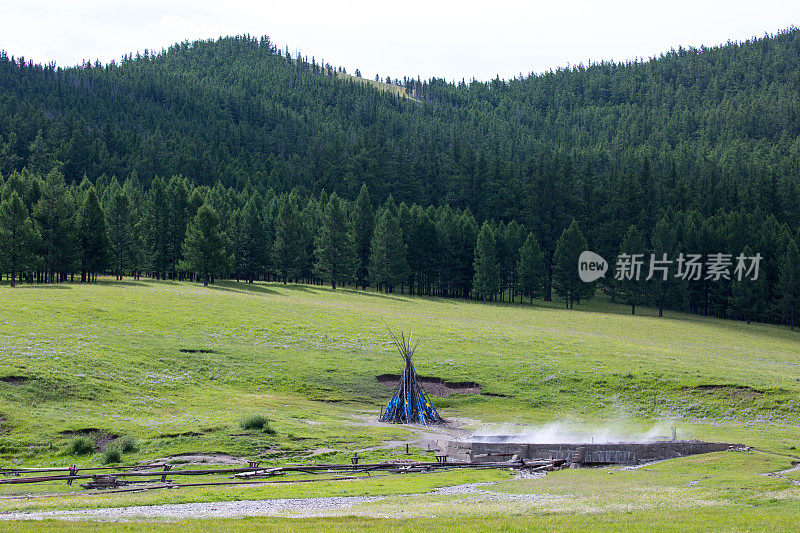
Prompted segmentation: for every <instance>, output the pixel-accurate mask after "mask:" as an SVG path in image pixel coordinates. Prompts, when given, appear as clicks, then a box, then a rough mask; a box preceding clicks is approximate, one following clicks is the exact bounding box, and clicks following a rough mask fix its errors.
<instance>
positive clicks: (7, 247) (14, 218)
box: [0, 191, 39, 287]
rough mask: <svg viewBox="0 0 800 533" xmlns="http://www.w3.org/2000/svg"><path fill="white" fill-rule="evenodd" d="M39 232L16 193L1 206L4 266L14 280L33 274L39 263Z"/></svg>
mask: <svg viewBox="0 0 800 533" xmlns="http://www.w3.org/2000/svg"><path fill="white" fill-rule="evenodd" d="M38 247H39V232H38V231H37V229H36V226H35V225H34V223H33V221H32V220H31V218H30V216H29V214H28V209H27V208H26V207H25V204H24V203H23V202H22V198H20V197H19V195H18V194H17V192H16V191H14V192H12V193H11V196H9V197H8V198H6V199H5V200H3V202H2V204H0V265H2V266H3V270H5V271H6V272H8V273H9V274H10V277H11V286H12V287H13V286H14V285H15V279H16V276H17V275H19V276H20V278H21V277H22V274H23V272H26V271H30V270H33V269H34V268H36V263H37V259H38V257H37V254H36V252H37V250H38Z"/></svg>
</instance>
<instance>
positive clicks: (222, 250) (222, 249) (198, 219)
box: [180, 204, 230, 286]
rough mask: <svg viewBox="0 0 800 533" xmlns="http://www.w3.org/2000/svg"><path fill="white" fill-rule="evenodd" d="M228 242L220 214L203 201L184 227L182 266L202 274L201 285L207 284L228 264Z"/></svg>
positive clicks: (226, 267) (221, 272) (187, 270)
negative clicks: (186, 226)
mask: <svg viewBox="0 0 800 533" xmlns="http://www.w3.org/2000/svg"><path fill="white" fill-rule="evenodd" d="M228 245H229V242H228V237H227V236H226V235H225V233H224V232H223V231H222V227H221V225H220V220H219V216H218V215H217V213H216V212H215V211H214V209H212V208H211V207H210V206H208V205H205V204H204V205H203V206H202V207H200V209H198V210H197V214H196V215H195V217H194V218H193V219H192V221H191V223H190V224H189V227H188V228H187V230H186V239H185V240H184V241H183V260H182V261H181V262H180V268H181V270H183V271H185V272H193V273H195V274H197V276H198V277H202V278H203V285H204V286H208V282H209V279H210V278H212V277H216V276H219V275H221V274H223V273H224V272H225V271H226V270H227V269H228V268H229V266H230V256H229V255H228V253H227V251H226V248H227V247H228Z"/></svg>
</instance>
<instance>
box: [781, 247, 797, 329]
mask: <svg viewBox="0 0 800 533" xmlns="http://www.w3.org/2000/svg"><path fill="white" fill-rule="evenodd" d="M780 292H781V308H782V310H783V319H784V322H785V323H786V324H788V325H789V327H790V328H791V329H794V325H795V322H796V320H797V311H798V307H797V302H798V301H800V251H798V248H797V243H796V242H795V241H794V239H792V240H791V241H790V242H789V247H788V248H787V249H786V253H785V254H784V255H783V257H782V260H781V270H780Z"/></svg>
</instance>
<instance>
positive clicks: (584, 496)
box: [0, 279, 800, 531]
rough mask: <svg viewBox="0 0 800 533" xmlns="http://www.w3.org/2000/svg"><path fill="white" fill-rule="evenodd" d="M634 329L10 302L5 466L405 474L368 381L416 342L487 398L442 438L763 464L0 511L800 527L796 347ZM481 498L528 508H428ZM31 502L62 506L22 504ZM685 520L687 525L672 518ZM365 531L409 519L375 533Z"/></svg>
mask: <svg viewBox="0 0 800 533" xmlns="http://www.w3.org/2000/svg"><path fill="white" fill-rule="evenodd" d="M629 312H630V311H629V308H628V307H625V306H618V305H614V304H611V303H609V302H607V301H605V300H603V299H597V300H596V301H592V302H589V303H586V304H582V305H580V306H579V308H578V309H576V310H572V311H568V310H564V309H562V308H561V307H560V305H559V304H558V303H552V304H551V303H545V302H535V304H534V306H529V305H527V304H526V305H522V304H519V303H516V304H482V303H478V302H465V301H457V300H446V299H436V298H417V297H407V296H402V295H385V294H379V293H374V292H361V291H352V290H341V289H339V290H336V291H333V290H330V289H329V288H322V287H314V286H304V285H282V284H266V283H255V284H250V285H248V284H244V283H235V282H220V283H217V284H215V285H213V286H209V287H207V288H204V287H203V286H202V285H197V284H191V283H173V282H155V281H149V280H148V281H144V280H143V281H123V282H114V281H112V280H110V279H102V280H101V282H100V283H98V284H96V285H78V284H75V285H58V286H20V287H17V288H15V289H11V288H9V287H7V286H3V287H0V423H1V424H2V425H0V465H1V466H3V467H10V466H27V467H34V466H36V467H46V466H65V465H68V464H77V465H83V466H88V465H100V464H101V462H102V454H101V453H99V452H95V453H91V454H87V455H83V456H75V455H71V454H69V451H68V445H69V443H70V441H71V439H73V437H74V436H75V435H82V434H83V435H89V436H92V437H97V436H106V437H107V438H108V439H110V438H113V437H122V436H128V437H132V438H133V439H135V442H136V443H137V450H136V451H131V452H128V453H125V454H123V458H122V460H123V463H125V464H133V463H138V462H142V461H150V460H156V459H159V458H165V457H170V456H173V455H177V454H188V453H221V454H228V455H231V456H234V457H236V458H248V459H258V460H261V461H263V462H265V463H266V464H269V463H283V462H288V461H292V462H295V461H318V460H319V461H323V460H324V461H337V462H345V461H349V457H350V456H351V455H352V453H353V452H354V451H358V453H359V455H360V456H361V457H363V458H364V460H378V459H386V458H393V457H398V458H407V457H409V456H407V455H405V443H406V442H412V455H411V457H412V458H430V457H431V455H430V454H428V453H426V452H425V450H424V449H423V448H422V447H421V446H415V445H414V444H413V443H414V442H415V441H416V440H417V439H418V437H419V436H420V430H417V429H406V428H403V427H400V426H390V425H381V424H377V423H375V421H376V419H377V416H378V413H379V411H380V408H381V406H382V405H383V404H384V403H385V402H386V400H387V399H388V397H389V394H390V392H391V390H390V389H389V388H387V387H386V386H385V385H382V384H381V383H379V382H378V381H377V380H376V376H378V375H380V374H386V373H399V372H400V370H401V365H402V362H401V360H400V358H399V357H398V355H397V353H396V351H395V349H394V347H393V346H392V345H391V343H390V342H389V338H388V334H387V331H386V325H385V324H387V325H389V326H390V327H392V329H394V330H398V331H400V330H402V331H406V332H410V331H413V332H414V337H415V338H416V339H419V341H420V347H419V349H418V350H417V354H416V356H415V364H416V368H417V372H418V374H420V375H422V376H435V377H439V378H443V379H445V380H448V381H469V382H476V383H478V384H479V385H480V386H481V387H482V389H483V392H484V394H481V395H451V396H449V397H447V398H433V401H434V404H435V405H436V406H437V408H438V409H439V410H440V412H441V413H442V414H443V415H444V416H445V417H446V418H450V419H453V420H454V421H456V422H457V424H459V425H461V426H463V427H465V428H467V429H468V430H475V431H502V432H508V431H524V430H532V429H533V428H540V427H542V426H546V425H548V424H550V425H552V424H554V423H558V424H560V426H558V427H564V428H570V429H574V428H579V429H581V430H583V431H586V432H589V433H592V432H596V433H597V434H601V433H603V432H612V433H620V434H625V433H635V432H642V433H645V432H649V433H653V432H655V433H656V434H659V435H667V434H668V431H669V428H670V427H671V426H675V427H677V428H678V434H679V436H680V437H681V438H701V439H706V440H721V441H727V442H738V443H743V444H746V445H748V446H751V447H753V448H754V449H753V450H751V451H748V452H722V453H718V454H710V455H704V456H695V457H689V458H684V459H676V460H671V461H666V462H662V463H657V464H654V465H649V466H647V467H644V468H639V469H635V470H627V469H618V468H600V469H579V470H568V471H559V472H555V473H551V474H548V475H547V476H546V477H544V478H541V479H513V478H512V477H510V474H509V473H507V472H488V471H476V472H447V473H437V474H413V475H403V476H395V477H393V478H392V477H387V478H375V479H371V480H359V481H347V482H333V481H321V482H319V483H308V484H301V485H284V486H273V485H260V486H254V487H244V488H242V487H213V488H211V487H203V488H195V489H189V488H187V489H180V490H177V491H150V492H147V493H140V494H126V495H119V494H116V495H96V496H84V495H78V494H76V495H71V494H69V492H70V491H71V492H76V493H83V491H82V489H80V488H79V487H77V486H76V485H73V486H71V487H67V486H66V485H63V484H60V485H58V486H57V487H33V486H13V485H5V486H0V495H4V496H6V497H5V498H0V512H3V511H15V510H40V509H80V508H92V507H113V506H119V505H148V504H156V503H179V502H184V501H215V500H231V499H262V498H284V497H311V496H328V495H336V496H341V495H378V494H381V495H388V496H387V499H385V500H384V501H381V502H378V503H374V504H370V505H369V506H365V507H364V508H363V509H362V508H359V509H360V510H359V512H358V513H356V514H359V515H364V516H362V517H359V518H352V519H347V520H348V521H349V522H341V521H338V522H337V526H336V527H344V526H345V525H347V526H351V527H348V528H347V529H348V530H353V529H359V528H361V527H364V528H369V527H374V526H377V525H380V526H382V527H385V528H387V529H395V530H405V529H414V528H415V524H416V522H415V521H414V520H415V519H416V518H415V517H423V516H424V517H432V516H434V517H438V518H436V519H435V520H432V521H431V527H432V528H433V529H434V530H436V528H441V529H448V528H450V527H451V526H457V525H459V524H460V525H462V526H463V525H464V524H461V523H459V522H457V519H451V518H448V517H449V516H451V515H452V516H461V515H467V516H470V517H471V521H474V523H476V524H480V523H483V525H484V526H485V527H486V528H494V527H501V526H502V527H507V528H508V529H509V530H531V529H535V528H536V527H541V528H543V529H552V528H554V527H561V528H564V529H581V528H582V526H585V525H586V524H588V523H591V524H593V525H595V526H596V527H597V528H599V529H602V528H603V527H609V528H615V527H616V528H620V527H626V524H629V525H631V529H635V527H634V525H636V526H638V525H641V524H651V525H657V524H662V525H663V526H664V528H663V529H665V530H669V528H670V527H671V528H673V529H682V530H683V529H686V527H683V528H682V527H679V526H680V525H683V526H687V527H688V526H691V525H693V524H694V525H695V526H697V527H700V526H702V524H703V523H705V522H704V520H706V519H707V517H714V516H716V517H717V518H716V519H715V520H717V523H719V524H722V525H723V526H724V525H725V524H727V525H728V526H729V528H730V529H741V528H748V527H749V528H751V529H760V528H765V527H767V526H770V525H771V526H773V527H776V528H780V527H781V525H782V524H783V523H784V522H782V521H783V520H785V523H786V524H787V525H788V524H790V523H791V522H792V520H791V519H792V517H797V516H800V503H799V502H800V486H798V484H800V475H798V471H795V470H791V468H792V461H793V460H795V456H797V455H800V452H798V451H797V448H798V447H799V446H800V425H798V422H799V420H798V414H797V411H798V402H800V366H798V365H800V344H799V343H798V338H800V337H798V336H800V332H793V331H789V330H788V328H781V327H775V326H766V325H760V324H751V325H747V324H744V323H741V322H733V321H722V320H716V319H706V318H701V317H696V316H688V315H681V314H676V313H670V312H668V311H667V312H665V314H666V315H667V316H666V317H664V318H658V317H656V316H654V314H653V313H652V312H651V310H648V309H641V310H639V309H638V308H637V312H640V313H641V315H637V316H630V315H629ZM253 414H263V415H266V417H267V418H268V419H269V427H270V428H271V429H272V430H274V432H271V431H270V432H266V431H263V430H258V429H249V430H246V429H243V428H242V427H241V424H240V422H241V421H242V419H243V418H244V417H247V416H248V415H253ZM784 470H788V472H785V473H783V474H779V475H771V476H768V475H766V474H768V473H774V472H780V471H784ZM470 482H492V483H493V484H492V485H491V486H490V487H489V488H488V489H487V490H491V491H496V492H503V493H508V494H517V495H528V496H524V497H520V498H518V499H514V500H507V499H502V498H501V499H499V500H497V502H496V503H495V504H482V503H475V501H474V498H475V497H474V496H473V495H458V494H455V495H453V494H437V493H431V491H433V490H434V489H436V488H437V487H445V486H449V485H458V484H463V483H470ZM37 491H38V492H58V493H64V494H63V495H62V496H59V497H50V498H26V499H20V498H9V496H15V495H16V496H19V495H21V494H29V493H32V492H33V493H36V492H37ZM412 493H420V494H424V497H416V498H414V499H413V501H412V500H411V499H409V498H410V497H409V496H406V495H407V494H412ZM537 495H538V496H537ZM529 496H531V497H529ZM533 496H536V497H535V498H534V497H533ZM508 501H513V502H514V504H513V505H511V504H509V503H508ZM398 510H402V512H399V511H398ZM677 514H680V515H681V517H682V518H681V521H676V520H675V519H673V518H674V517H675V516H677ZM370 516H376V517H379V516H397V517H398V520H394V521H389V522H386V521H383V520H378V521H376V522H371V520H372V519H371V518H369V517H370ZM765 516H771V517H772V518H771V520H772V521H771V522H766V521H764V517H765ZM399 517H403V519H402V520H400V519H399ZM704 517H706V518H704ZM270 520H272V519H270ZM448 520H456V522H448ZM587 520H590V522H586V521H587ZM211 522H212V523H215V524H217V525H219V526H220V527H223V526H224V527H226V528H235V529H241V530H245V531H246V530H249V529H263V528H266V527H268V526H267V525H266V524H267V523H268V522H269V520H266V519H258V518H253V519H242V520H235V521H233V522H230V523H228V522H225V521H211ZM223 522H225V523H224V524H223ZM269 523H270V524H272V526H269V527H277V526H278V525H280V524H281V523H283V522H281V521H277V522H275V521H272V522H269ZM333 523H334V521H333V520H330V519H324V518H320V519H307V520H306V519H304V520H303V521H300V522H298V523H297V525H296V527H297V528H298V530H302V528H307V529H309V530H312V529H318V528H325V529H331V527H332V524H333ZM437 524H438V525H437ZM448 524H449V525H448ZM0 525H2V526H3V527H6V526H7V527H17V526H19V527H23V526H24V525H25V524H24V523H19V524H17V525H16V526H15V525H12V524H10V523H8V524H0ZM40 525H43V526H46V525H47V523H44V524H40ZM173 525H174V524H173ZM180 525H181V526H183V527H186V528H189V529H191V527H194V526H192V523H183V524H180ZM120 527H128V526H120ZM130 527H132V528H134V530H135V526H130ZM164 527H167V528H169V527H172V526H169V525H166V526H164ZM197 527H198V528H200V527H203V528H205V526H203V525H202V523H200V524H199V525H197ZM293 527H294V526H293ZM334 530H335V529H334Z"/></svg>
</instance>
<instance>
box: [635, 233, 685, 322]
mask: <svg viewBox="0 0 800 533" xmlns="http://www.w3.org/2000/svg"><path fill="white" fill-rule="evenodd" d="M677 238H678V237H677V233H676V231H675V229H674V228H673V227H672V226H671V225H670V223H669V222H668V221H667V220H666V219H664V218H662V219H660V220H659V221H658V222H656V225H655V227H654V228H653V237H652V239H651V244H652V250H651V254H652V255H651V258H650V260H649V261H648V264H647V267H646V268H647V272H646V277H649V278H650V280H649V281H648V284H649V285H650V287H651V288H652V291H653V296H654V298H655V304H656V306H657V307H658V316H664V307H665V306H666V304H667V299H668V298H669V296H670V293H671V292H672V288H673V287H674V286H675V271H674V270H673V269H672V268H671V261H674V260H675V252H676V244H677ZM656 262H660V263H656ZM651 263H652V264H653V265H654V268H653V271H652V272H650V264H651ZM656 265H657V266H661V267H663V268H664V269H665V270H658V269H656V268H655V266H656ZM643 268H644V267H643ZM642 275H645V272H644V271H643V272H642Z"/></svg>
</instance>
